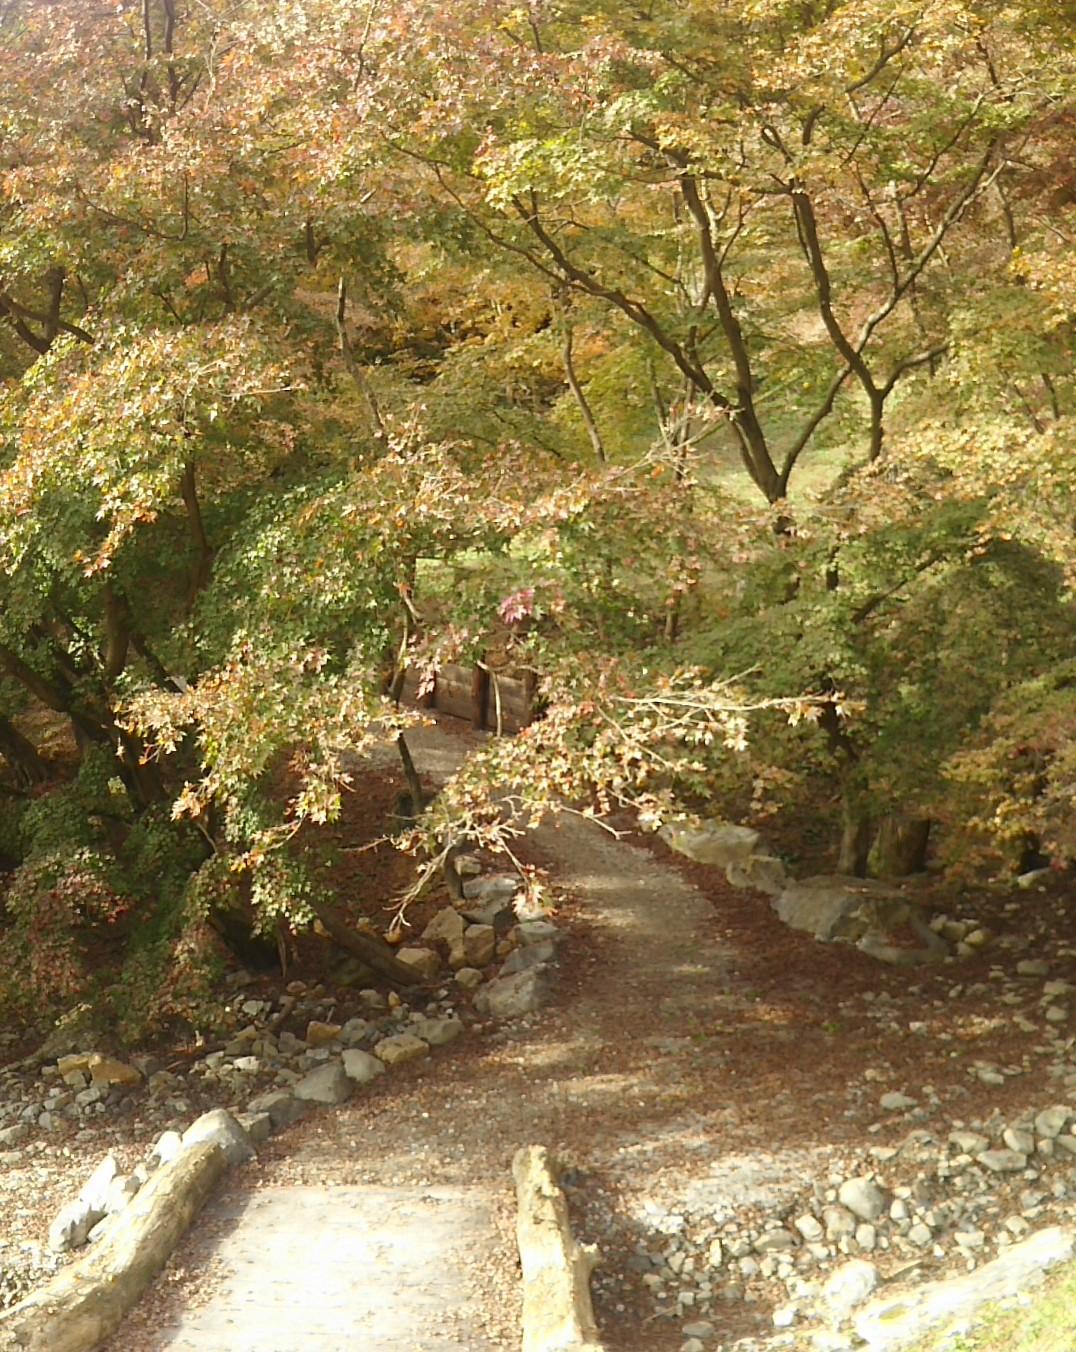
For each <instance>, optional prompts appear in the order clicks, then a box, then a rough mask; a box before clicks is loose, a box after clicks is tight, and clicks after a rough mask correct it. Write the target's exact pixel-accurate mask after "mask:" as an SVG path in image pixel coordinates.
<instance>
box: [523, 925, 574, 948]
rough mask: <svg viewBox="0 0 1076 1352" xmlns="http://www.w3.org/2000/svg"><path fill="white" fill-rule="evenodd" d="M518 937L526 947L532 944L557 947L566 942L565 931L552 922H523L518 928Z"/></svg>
mask: <svg viewBox="0 0 1076 1352" xmlns="http://www.w3.org/2000/svg"><path fill="white" fill-rule="evenodd" d="M516 936H517V938H518V939H519V942H520V943H521V944H522V945H524V947H526V946H529V945H531V944H553V945H554V946H555V945H557V944H560V943H563V942H564V931H563V930H562V929H561V928H560V927H559V926H558V925H554V924H553V922H552V920H522V921H520V923H519V924H518V925H517V926H516Z"/></svg>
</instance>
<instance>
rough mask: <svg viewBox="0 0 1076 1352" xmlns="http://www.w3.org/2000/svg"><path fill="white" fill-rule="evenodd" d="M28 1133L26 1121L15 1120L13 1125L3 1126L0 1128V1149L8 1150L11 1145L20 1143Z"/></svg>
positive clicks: (28, 1128)
mask: <svg viewBox="0 0 1076 1352" xmlns="http://www.w3.org/2000/svg"><path fill="white" fill-rule="evenodd" d="M29 1135H30V1127H29V1124H28V1123H26V1122H16V1123H15V1124H14V1126H11V1127H3V1128H2V1129H0V1150H10V1149H11V1147H12V1146H16V1145H22V1143H23V1141H25V1140H26V1138H27V1137H28V1136H29Z"/></svg>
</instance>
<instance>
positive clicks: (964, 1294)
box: [853, 1227, 1076, 1352]
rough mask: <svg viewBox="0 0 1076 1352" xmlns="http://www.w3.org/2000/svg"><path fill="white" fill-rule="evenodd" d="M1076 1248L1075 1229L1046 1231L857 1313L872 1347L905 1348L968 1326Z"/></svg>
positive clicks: (886, 1351) (876, 1350)
mask: <svg viewBox="0 0 1076 1352" xmlns="http://www.w3.org/2000/svg"><path fill="white" fill-rule="evenodd" d="M1074 1249H1076V1244H1074V1236H1073V1232H1072V1230H1069V1229H1062V1228H1060V1227H1055V1228H1053V1229H1049V1230H1041V1231H1039V1233H1038V1234H1036V1235H1033V1236H1032V1237H1031V1238H1030V1239H1027V1240H1024V1241H1023V1242H1022V1243H1020V1244H1014V1245H1012V1246H1011V1247H1010V1248H1009V1249H1007V1250H1006V1251H1005V1252H1004V1253H1002V1254H1001V1255H1000V1256H999V1257H998V1258H996V1259H994V1261H993V1262H991V1263H984V1264H983V1266H982V1267H980V1268H978V1269H977V1270H976V1271H975V1272H970V1273H968V1274H966V1275H965V1276H961V1277H955V1278H951V1279H950V1280H948V1281H940V1282H930V1283H929V1284H927V1285H926V1286H920V1287H917V1288H915V1289H913V1290H910V1291H905V1292H902V1293H899V1294H888V1295H883V1296H881V1297H879V1298H878V1299H877V1300H873V1301H871V1302H870V1304H869V1305H866V1306H864V1307H863V1308H862V1309H861V1310H860V1311H859V1312H858V1314H856V1315H855V1316H854V1320H853V1322H854V1325H855V1330H856V1332H857V1333H858V1334H859V1336H860V1337H861V1338H862V1339H863V1340H864V1341H865V1342H866V1343H867V1344H868V1345H869V1347H870V1349H871V1352H900V1349H903V1348H908V1347H913V1346H915V1345H917V1344H919V1343H921V1342H922V1340H924V1339H926V1338H928V1336H929V1335H930V1334H931V1333H933V1332H935V1331H936V1330H940V1329H941V1328H943V1327H953V1326H956V1327H966V1326H967V1324H968V1322H969V1321H970V1320H971V1318H972V1317H973V1316H974V1315H975V1314H976V1313H977V1312H978V1311H979V1310H981V1309H982V1307H983V1306H984V1305H987V1304H994V1303H995V1302H997V1301H1000V1300H1005V1299H1007V1298H1009V1297H1012V1296H1017V1295H1020V1294H1022V1293H1023V1292H1024V1291H1025V1290H1026V1289H1027V1288H1028V1287H1029V1286H1030V1285H1032V1284H1033V1283H1035V1282H1037V1281H1039V1280H1041V1276H1042V1273H1043V1272H1045V1271H1046V1270H1047V1269H1048V1268H1051V1267H1054V1266H1056V1265H1057V1264H1058V1263H1063V1262H1067V1261H1068V1260H1069V1259H1071V1258H1072V1256H1073V1252H1074Z"/></svg>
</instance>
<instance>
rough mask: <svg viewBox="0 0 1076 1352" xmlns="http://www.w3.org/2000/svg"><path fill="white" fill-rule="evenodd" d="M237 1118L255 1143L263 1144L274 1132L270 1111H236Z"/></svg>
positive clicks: (252, 1142)
mask: <svg viewBox="0 0 1076 1352" xmlns="http://www.w3.org/2000/svg"><path fill="white" fill-rule="evenodd" d="M235 1120H236V1121H237V1122H238V1123H239V1125H240V1126H241V1127H242V1128H243V1130H244V1131H245V1132H246V1134H247V1135H248V1136H249V1137H250V1140H251V1144H253V1145H261V1144H262V1142H263V1141H267V1140H268V1139H269V1137H270V1136H271V1135H272V1134H273V1119H272V1118H271V1117H270V1116H269V1114H268V1113H236V1115H235Z"/></svg>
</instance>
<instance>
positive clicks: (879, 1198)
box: [837, 1176, 887, 1221]
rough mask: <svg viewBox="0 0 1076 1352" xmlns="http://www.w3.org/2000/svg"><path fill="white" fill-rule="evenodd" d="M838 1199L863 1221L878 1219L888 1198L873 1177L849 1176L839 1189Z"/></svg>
mask: <svg viewBox="0 0 1076 1352" xmlns="http://www.w3.org/2000/svg"><path fill="white" fill-rule="evenodd" d="M837 1200H838V1201H839V1202H840V1204H841V1205H842V1206H844V1207H847V1208H848V1210H849V1211H850V1212H851V1213H852V1214H853V1216H858V1217H859V1219H860V1220H863V1221H873V1220H877V1219H878V1217H879V1216H880V1215H881V1214H882V1213H883V1212H884V1211H885V1209H886V1205H887V1199H886V1195H885V1193H884V1192H883V1191H882V1190H881V1188H880V1187H879V1186H878V1184H877V1183H875V1182H874V1180H873V1179H872V1178H868V1177H866V1176H863V1177H860V1178H848V1179H845V1181H844V1182H843V1183H842V1184H841V1186H840V1187H839V1188H838V1189H837Z"/></svg>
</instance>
